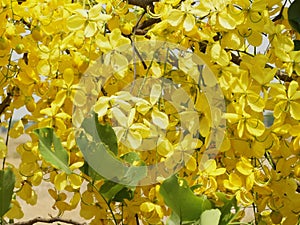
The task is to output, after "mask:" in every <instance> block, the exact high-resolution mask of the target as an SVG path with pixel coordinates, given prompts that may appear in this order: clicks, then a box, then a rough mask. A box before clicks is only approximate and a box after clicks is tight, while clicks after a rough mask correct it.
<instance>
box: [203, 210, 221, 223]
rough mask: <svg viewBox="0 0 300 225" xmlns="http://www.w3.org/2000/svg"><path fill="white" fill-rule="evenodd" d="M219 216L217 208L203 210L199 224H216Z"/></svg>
mask: <svg viewBox="0 0 300 225" xmlns="http://www.w3.org/2000/svg"><path fill="white" fill-rule="evenodd" d="M220 217H221V211H220V210H219V209H210V210H205V211H204V212H203V213H202V214H201V217H200V223H199V225H218V224H219V221H220Z"/></svg>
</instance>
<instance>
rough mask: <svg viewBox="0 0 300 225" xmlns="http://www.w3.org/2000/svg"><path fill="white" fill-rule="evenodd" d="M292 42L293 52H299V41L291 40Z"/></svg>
mask: <svg viewBox="0 0 300 225" xmlns="http://www.w3.org/2000/svg"><path fill="white" fill-rule="evenodd" d="M293 42H294V51H299V50H300V40H293Z"/></svg>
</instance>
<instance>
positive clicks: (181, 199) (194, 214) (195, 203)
mask: <svg viewBox="0 0 300 225" xmlns="http://www.w3.org/2000/svg"><path fill="white" fill-rule="evenodd" d="M160 194H161V195H162V196H163V199H164V201H165V203H166V205H167V206H168V207H170V208H171V209H172V213H173V214H176V215H173V216H172V217H170V219H172V220H177V219H178V218H179V221H180V223H182V222H184V221H197V220H199V219H200V216H201V214H202V212H204V211H205V210H207V209H211V207H212V206H211V203H210V201H209V200H208V199H207V198H206V196H204V195H203V196H201V197H198V196H196V195H195V194H194V193H193V192H192V190H191V189H190V187H189V186H188V184H187V182H186V181H185V180H184V179H180V178H177V177H176V176H175V175H173V176H171V177H170V178H168V179H166V180H165V181H164V182H163V183H162V184H161V187H160ZM171 224H172V223H171Z"/></svg>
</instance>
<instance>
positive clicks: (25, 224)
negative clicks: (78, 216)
mask: <svg viewBox="0 0 300 225" xmlns="http://www.w3.org/2000/svg"><path fill="white" fill-rule="evenodd" d="M39 222H41V223H55V222H62V223H68V224H73V225H87V223H79V222H76V221H74V220H68V219H63V218H59V217H52V218H49V219H45V218H41V217H37V218H34V219H32V220H28V221H24V222H17V223H13V224H12V225H32V224H35V223H39Z"/></svg>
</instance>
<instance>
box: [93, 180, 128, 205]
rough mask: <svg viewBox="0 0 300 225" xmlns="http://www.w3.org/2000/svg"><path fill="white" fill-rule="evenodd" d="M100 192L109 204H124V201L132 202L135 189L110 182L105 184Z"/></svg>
mask: <svg viewBox="0 0 300 225" xmlns="http://www.w3.org/2000/svg"><path fill="white" fill-rule="evenodd" d="M99 192H100V193H101V195H102V196H103V197H105V198H106V200H107V201H108V202H111V201H115V202H123V201H124V199H128V200H130V199H132V197H133V189H131V188H129V187H126V186H125V185H122V184H118V183H115V182H113V181H110V180H106V181H105V182H104V184H103V185H102V186H101V188H100V190H99Z"/></svg>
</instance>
